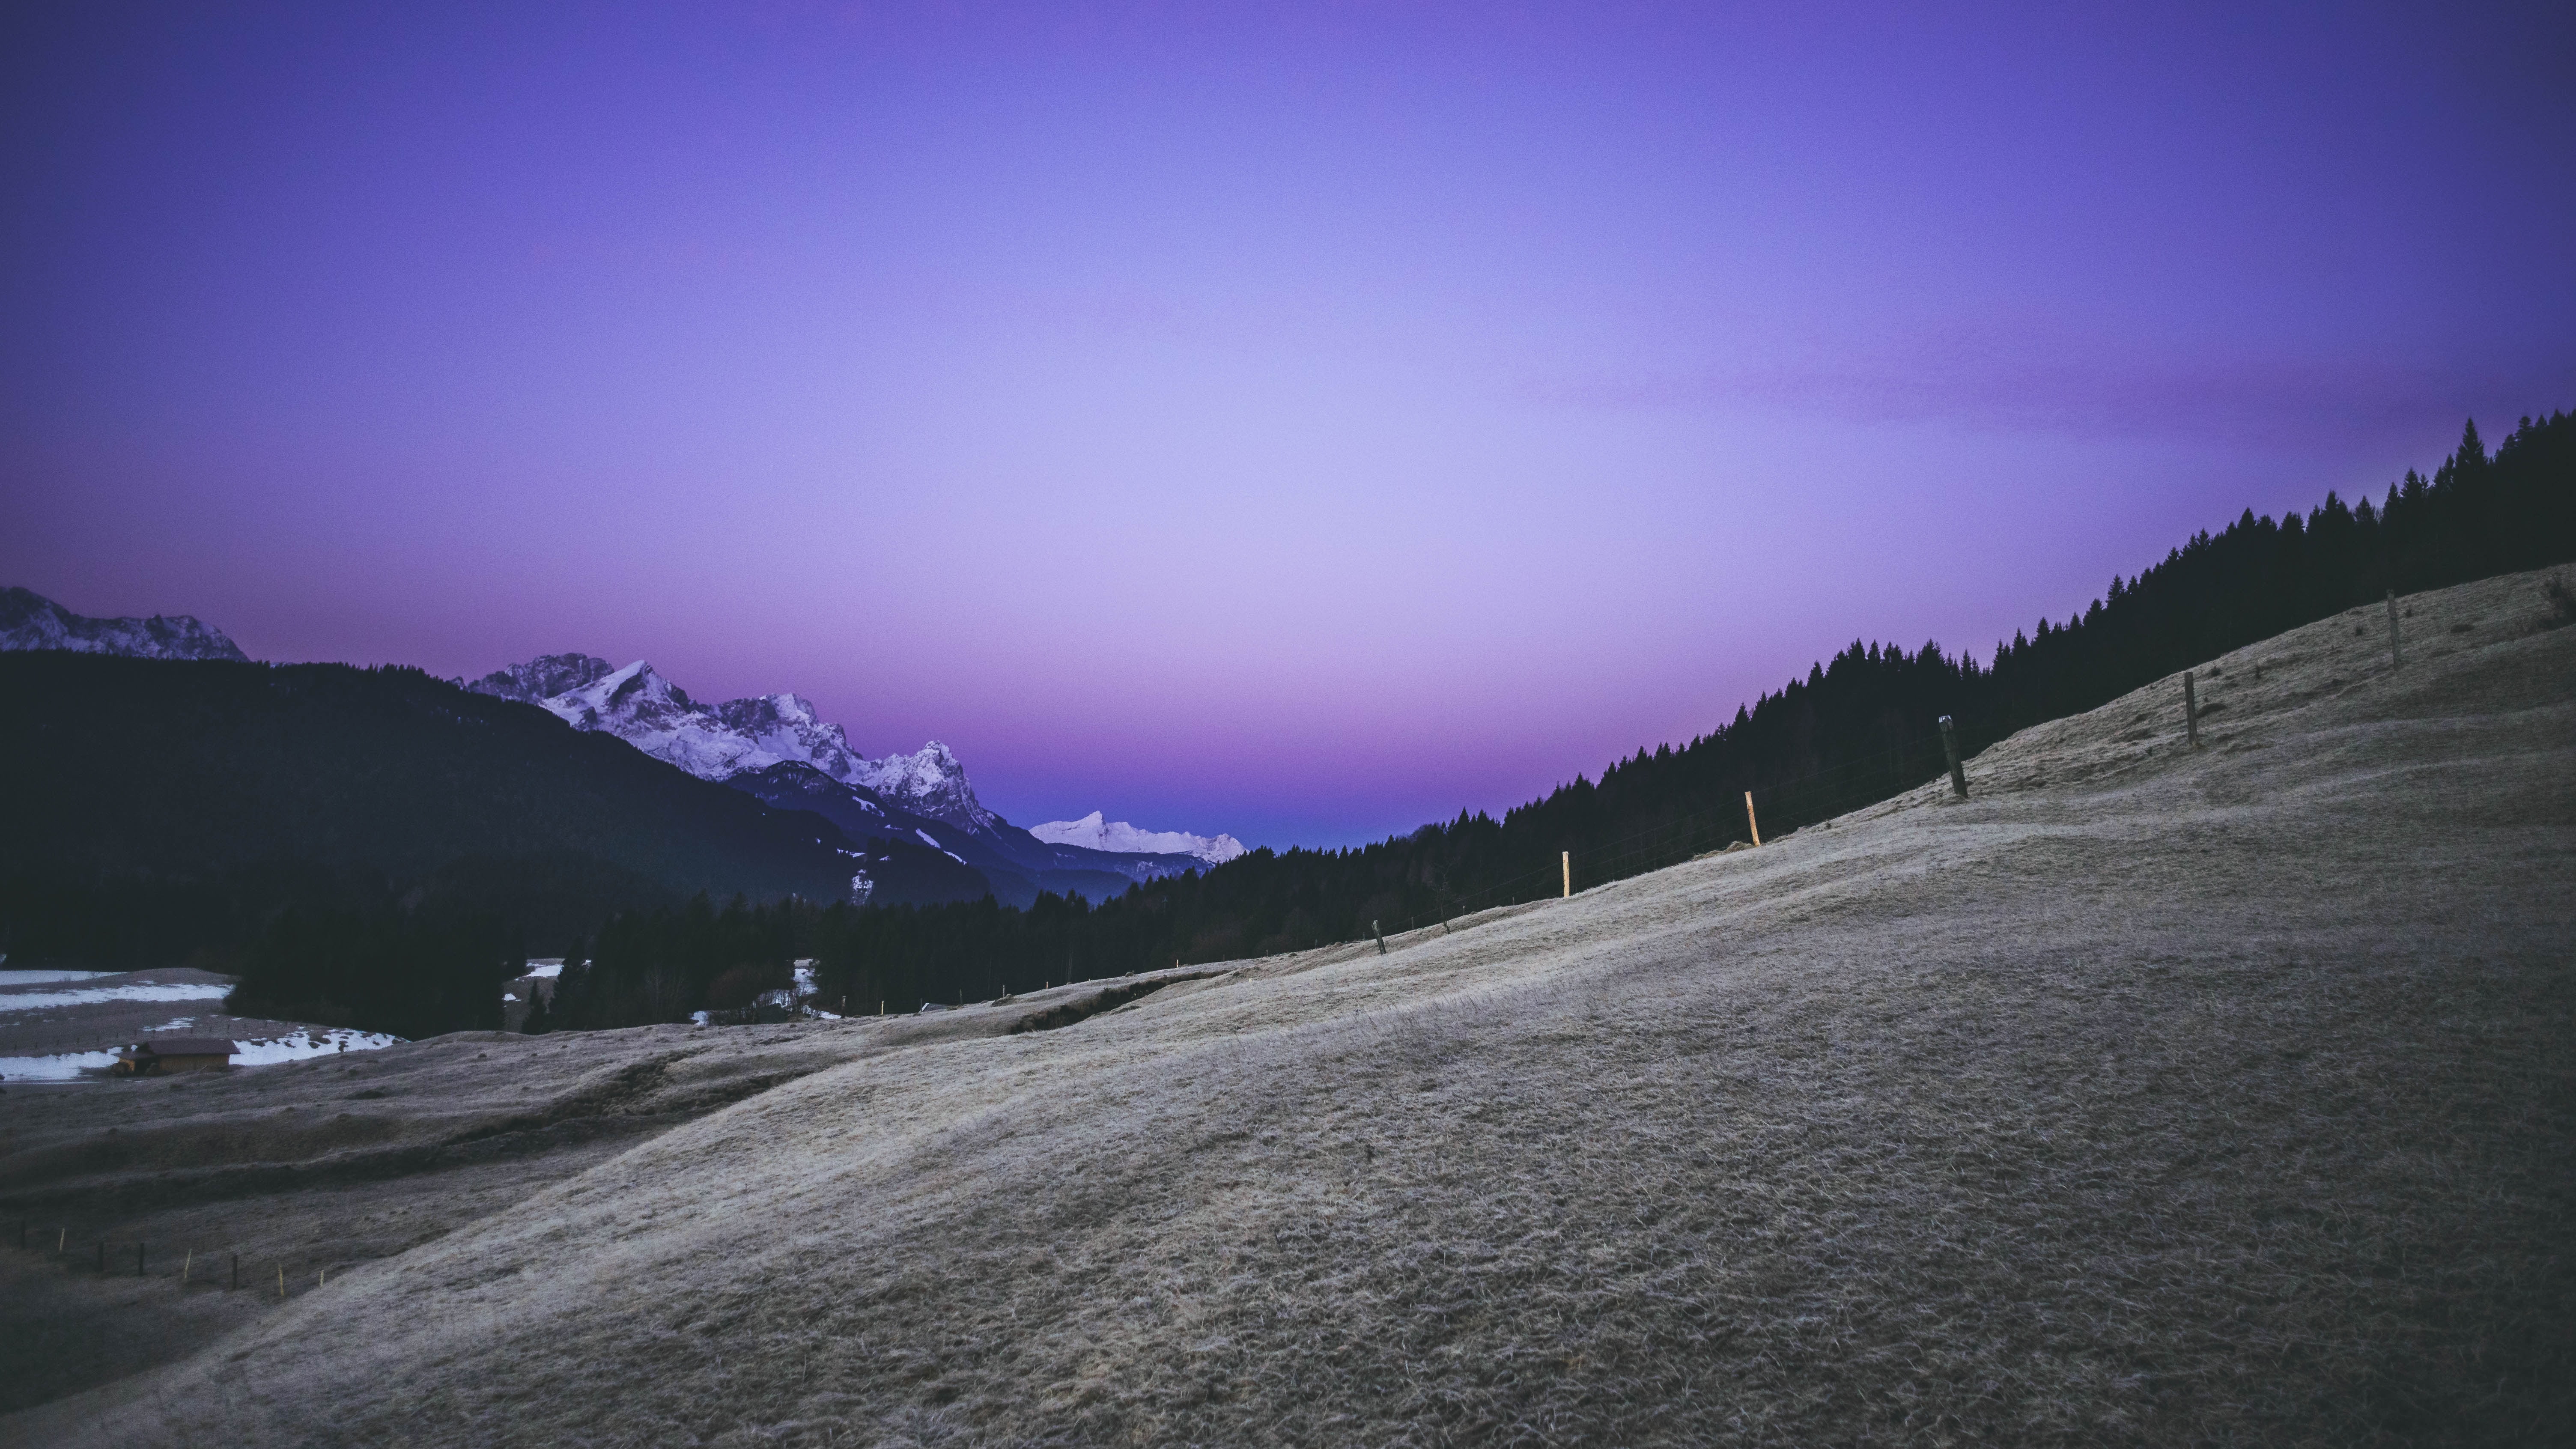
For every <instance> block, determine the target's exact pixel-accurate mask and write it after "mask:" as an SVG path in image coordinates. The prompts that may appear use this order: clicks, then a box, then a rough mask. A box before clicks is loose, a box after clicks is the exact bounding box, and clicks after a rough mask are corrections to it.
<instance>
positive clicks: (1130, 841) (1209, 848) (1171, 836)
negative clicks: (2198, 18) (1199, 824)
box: [1029, 810, 1243, 865]
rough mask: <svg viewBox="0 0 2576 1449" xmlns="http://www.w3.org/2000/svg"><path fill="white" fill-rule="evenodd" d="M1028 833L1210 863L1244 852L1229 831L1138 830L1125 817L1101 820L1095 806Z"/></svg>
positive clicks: (1091, 846)
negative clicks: (1213, 833)
mask: <svg viewBox="0 0 2576 1449" xmlns="http://www.w3.org/2000/svg"><path fill="white" fill-rule="evenodd" d="M1029 833H1030V834H1031V835H1034V836H1036V837H1037V838H1038V839H1040V840H1043V841H1046V842H1048V843H1050V844H1053V845H1079V846H1083V847H1086V848H1088V849H1091V850H1108V851H1117V852H1121V853H1128V854H1140V855H1195V856H1197V857H1198V858H1199V859H1201V860H1204V861H1206V862H1207V863H1208V864H1210V865H1223V864H1225V863H1226V862H1227V861H1229V860H1232V859H1234V858H1235V857H1236V856H1238V855H1241V854H1243V842H1242V841H1240V840H1237V839H1235V838H1234V837H1233V836H1231V835H1219V836H1214V837H1209V836H1205V835H1192V834H1190V833H1189V832H1187V831H1185V830H1139V829H1137V828H1136V827H1135V826H1133V825H1130V824H1128V823H1127V822H1126V821H1124V820H1121V821H1118V822H1116V823H1114V824H1104V823H1103V822H1102V820H1101V812H1099V811H1097V810H1094V811H1092V812H1091V813H1090V814H1088V815H1085V816H1083V817H1082V818H1081V819H1080V820H1051V821H1049V822H1047V823H1046V824H1044V825H1032V826H1030V827H1029Z"/></svg>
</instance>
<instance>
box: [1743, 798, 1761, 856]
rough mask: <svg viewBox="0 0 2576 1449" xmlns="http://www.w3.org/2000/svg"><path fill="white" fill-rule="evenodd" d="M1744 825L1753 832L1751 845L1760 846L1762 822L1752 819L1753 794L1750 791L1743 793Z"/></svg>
mask: <svg viewBox="0 0 2576 1449" xmlns="http://www.w3.org/2000/svg"><path fill="white" fill-rule="evenodd" d="M1744 823H1745V825H1746V827H1747V828H1749V829H1751V830H1752V832H1753V843H1754V844H1756V845H1760V844H1761V843H1762V822H1761V821H1760V820H1757V819H1755V818H1754V815H1753V792H1752V791H1750V790H1747V791H1745V792H1744Z"/></svg>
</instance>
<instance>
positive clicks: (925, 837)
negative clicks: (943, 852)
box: [912, 826, 940, 850]
mask: <svg viewBox="0 0 2576 1449" xmlns="http://www.w3.org/2000/svg"><path fill="white" fill-rule="evenodd" d="M912 833H913V834H915V835H918V836H920V837H921V843H922V844H924V845H927V846H929V847H930V848H931V849H933V850H937V849H939V848H940V845H939V842H938V841H936V840H933V839H931V838H930V832H929V831H927V830H923V829H920V828H919V827H917V826H916V827H915V828H914V830H913V832H912Z"/></svg>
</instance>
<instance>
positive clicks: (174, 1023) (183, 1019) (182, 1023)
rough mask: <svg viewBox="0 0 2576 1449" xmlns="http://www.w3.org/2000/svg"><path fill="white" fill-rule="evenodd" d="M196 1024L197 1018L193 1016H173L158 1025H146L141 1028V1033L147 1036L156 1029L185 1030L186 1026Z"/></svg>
mask: <svg viewBox="0 0 2576 1449" xmlns="http://www.w3.org/2000/svg"><path fill="white" fill-rule="evenodd" d="M196 1024H197V1019H196V1018H195V1017H193V1016H175V1017H172V1018H171V1019H170V1020H168V1021H165V1022H163V1023H161V1024H160V1025H159V1026H147V1027H145V1028H143V1033H144V1035H146V1036H149V1035H151V1034H152V1033H154V1032H156V1031H186V1030H187V1029H188V1028H190V1027H192V1026H195V1025H196Z"/></svg>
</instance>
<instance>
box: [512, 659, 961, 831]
mask: <svg viewBox="0 0 2576 1449" xmlns="http://www.w3.org/2000/svg"><path fill="white" fill-rule="evenodd" d="M466 688H468V689H471V690H473V691H475V692H476V693H478V694H490V695H498V696H500V697H501V698H503V699H516V700H524V701H526V702H527V703H529V704H533V705H536V706H537V707H539V708H540V709H544V710H547V711H549V712H551V713H553V714H555V715H556V716H558V717H560V718H561V719H563V720H564V721H566V722H567V723H569V724H571V725H572V726H573V727H574V728H575V729H584V730H599V731H602V732H605V733H608V734H613V735H615V736H617V737H618V738H619V739H622V740H624V741H626V742H627V743H628V744H631V745H633V746H635V747H636V748H637V749H639V750H642V751H643V752H644V753H646V754H648V755H651V756H653V757H654V758H656V759H659V760H667V761H669V762H670V763H671V764H674V765H677V766H679V767H680V768H681V769H683V770H686V771H688V772H689V773H690V774H692V775H696V776H697V777H699V778H700V779H704V780H724V779H729V778H731V777H733V776H735V775H741V774H746V773H749V772H751V771H755V770H765V769H768V768H769V767H770V766H772V765H779V764H786V763H791V762H792V763H796V764H804V765H811V766H813V767H814V768H815V769H817V770H820V771H822V772H823V773H824V774H826V775H829V776H831V777H832V778H833V779H835V780H839V781H841V782H842V783H843V784H847V785H856V786H859V787H861V788H863V789H867V790H872V791H874V792H875V793H876V794H877V795H879V796H881V797H883V798H884V799H885V800H886V801H888V802H889V803H891V804H894V805H897V806H899V807H901V808H903V809H905V810H909V811H911V812H913V813H914V814H917V815H927V816H930V817H931V818H933V819H936V820H945V821H948V822H949V823H951V824H954V825H958V826H962V827H964V828H966V829H968V830H984V829H989V828H990V827H991V826H992V825H993V824H994V820H995V817H994V815H993V813H992V812H991V811H989V810H987V809H985V808H984V807H983V805H982V803H981V802H979V801H977V800H976V798H975V789H974V787H973V786H972V785H969V784H967V783H966V767H965V766H964V765H962V764H960V763H958V760H957V756H956V755H955V754H953V753H951V752H950V751H949V748H948V747H947V746H946V745H943V744H941V743H940V742H939V741H937V740H932V741H931V742H930V743H929V744H926V745H924V746H922V747H921V749H920V750H918V751H916V752H914V753H912V754H909V755H888V756H886V757H885V758H883V759H881V760H871V759H868V758H867V757H866V756H864V755H861V754H859V753H858V752H857V751H855V750H852V749H851V748H850V742H849V739H848V737H847V736H845V735H844V734H842V732H841V727H840V726H839V725H836V724H826V723H825V722H823V721H822V720H821V719H819V718H817V717H816V716H815V714H814V706H813V704H812V703H811V702H810V701H808V700H806V699H805V698H803V697H802V696H799V695H795V694H764V695H762V696H760V697H759V698H757V699H729V700H726V701H725V702H724V703H722V704H714V705H709V704H701V703H699V702H698V701H696V700H694V699H691V698H689V694H688V691H686V690H684V689H682V688H680V686H678V685H676V684H673V683H672V682H671V681H669V680H668V679H665V678H663V677H662V676H661V675H660V674H658V673H656V672H654V669H653V666H652V665H650V664H648V663H646V662H644V661H643V660H640V659H639V660H637V661H635V662H634V663H632V664H629V665H627V666H626V667H625V668H623V669H619V668H617V667H616V666H614V665H612V664H610V663H609V662H608V661H607V660H605V659H601V658H599V657H597V656H596V655H590V654H548V655H544V656H542V657H540V658H536V659H531V660H529V661H528V662H527V663H525V664H514V665H511V666H510V667H509V668H507V669H496V670H494V671H493V672H492V673H490V674H487V675H485V676H483V677H482V678H481V679H478V680H475V681H474V682H473V683H471V684H469V685H467V686H466Z"/></svg>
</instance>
